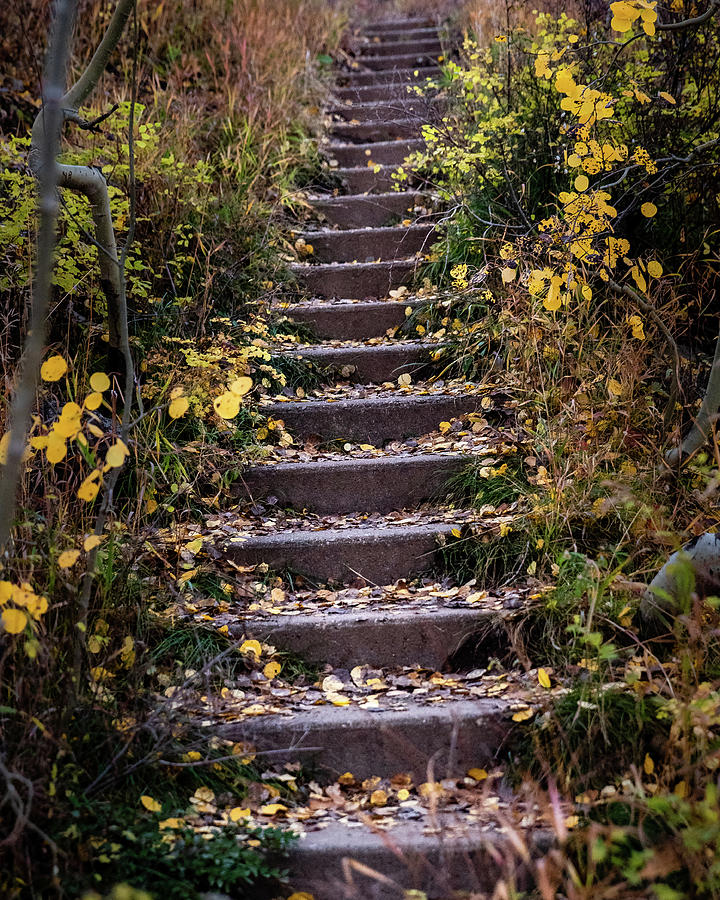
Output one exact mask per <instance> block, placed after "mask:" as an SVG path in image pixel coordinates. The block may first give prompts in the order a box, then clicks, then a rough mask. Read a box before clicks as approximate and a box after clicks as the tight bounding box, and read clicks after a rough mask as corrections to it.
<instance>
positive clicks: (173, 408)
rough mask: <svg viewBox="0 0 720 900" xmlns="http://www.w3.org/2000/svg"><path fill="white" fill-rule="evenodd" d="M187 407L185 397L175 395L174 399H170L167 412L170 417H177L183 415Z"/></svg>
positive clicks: (188, 405)
mask: <svg viewBox="0 0 720 900" xmlns="http://www.w3.org/2000/svg"><path fill="white" fill-rule="evenodd" d="M189 408H190V402H189V400H188V398H187V397H182V396H180V397H175V399H174V400H171V401H170V406H168V414H169V416H170V418H171V419H179V418H180V417H181V416H184V415H185V413H186V412H187V411H188V409H189Z"/></svg>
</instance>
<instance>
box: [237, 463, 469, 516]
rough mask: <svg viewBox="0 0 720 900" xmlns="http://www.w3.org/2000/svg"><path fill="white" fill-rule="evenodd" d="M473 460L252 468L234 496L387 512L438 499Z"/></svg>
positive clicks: (322, 509)
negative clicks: (273, 497) (453, 478)
mask: <svg viewBox="0 0 720 900" xmlns="http://www.w3.org/2000/svg"><path fill="white" fill-rule="evenodd" d="M471 460H472V457H471V456H469V455H467V454H464V453H445V454H443V453H412V454H397V455H394V456H384V457H382V456H380V457H373V458H371V459H348V460H318V461H317V462H307V463H301V462H292V463H276V464H274V465H263V466H253V467H252V468H250V469H249V470H247V471H246V472H244V473H243V476H242V483H241V484H239V485H238V486H237V488H236V490H235V493H236V495H240V496H243V497H245V498H248V499H251V500H254V501H257V500H262V499H264V498H265V497H268V496H270V495H273V496H275V497H277V500H278V503H279V504H280V506H291V507H293V508H294V509H309V510H312V511H313V512H317V513H342V512H379V513H384V512H391V511H392V510H396V509H410V508H411V507H413V506H417V505H419V504H421V503H424V502H426V501H428V500H431V499H432V498H434V497H436V496H438V495H439V494H440V493H441V491H442V489H443V487H444V485H445V484H446V483H447V481H448V479H449V478H451V477H452V476H453V475H456V474H457V473H458V472H460V471H461V470H462V469H463V468H465V466H467V465H468V464H469V463H470V462H471Z"/></svg>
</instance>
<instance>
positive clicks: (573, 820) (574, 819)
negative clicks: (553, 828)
mask: <svg viewBox="0 0 720 900" xmlns="http://www.w3.org/2000/svg"><path fill="white" fill-rule="evenodd" d="M579 821H580V818H579V817H578V816H567V818H566V819H565V827H566V828H577V825H578V822H579Z"/></svg>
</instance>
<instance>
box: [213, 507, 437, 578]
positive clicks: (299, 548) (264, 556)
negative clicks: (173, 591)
mask: <svg viewBox="0 0 720 900" xmlns="http://www.w3.org/2000/svg"><path fill="white" fill-rule="evenodd" d="M454 527H455V526H454V525H452V523H447V522H433V523H431V524H428V525H391V526H386V527H377V528H375V527H373V528H339V529H326V530H324V531H297V530H296V531H285V532H278V533H277V534H273V535H258V536H254V537H250V538H248V539H247V540H245V541H243V542H242V543H240V542H236V543H233V542H230V543H228V544H227V545H226V546H225V548H224V550H223V553H224V555H225V556H227V557H228V558H230V559H232V560H233V561H234V562H236V563H238V564H239V565H243V566H254V565H257V564H258V563H266V564H267V565H268V566H269V567H270V568H271V569H275V570H278V571H284V570H291V571H293V572H297V573H299V574H301V575H305V576H307V577H309V578H312V579H315V580H316V581H322V582H329V581H332V582H341V581H343V582H347V581H350V580H353V579H355V578H358V577H359V578H364V579H365V580H366V581H368V582H370V583H371V584H390V583H391V582H394V581H397V580H399V579H400V578H412V577H414V576H416V575H420V574H422V573H424V572H428V571H431V570H432V569H433V567H434V565H435V563H436V552H437V548H438V543H437V541H438V537H439V536H441V535H446V536H447V535H450V533H451V532H452V529H453V528H454Z"/></svg>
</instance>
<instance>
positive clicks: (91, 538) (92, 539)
mask: <svg viewBox="0 0 720 900" xmlns="http://www.w3.org/2000/svg"><path fill="white" fill-rule="evenodd" d="M103 540H104V538H103V536H102V535H101V534H90V535H88V537H86V538H85V540H84V541H83V550H84V551H85V552H86V553H89V552H90V551H91V550H94V549H95V548H96V547H98V546H99V545H100V544H102V542H103Z"/></svg>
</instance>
